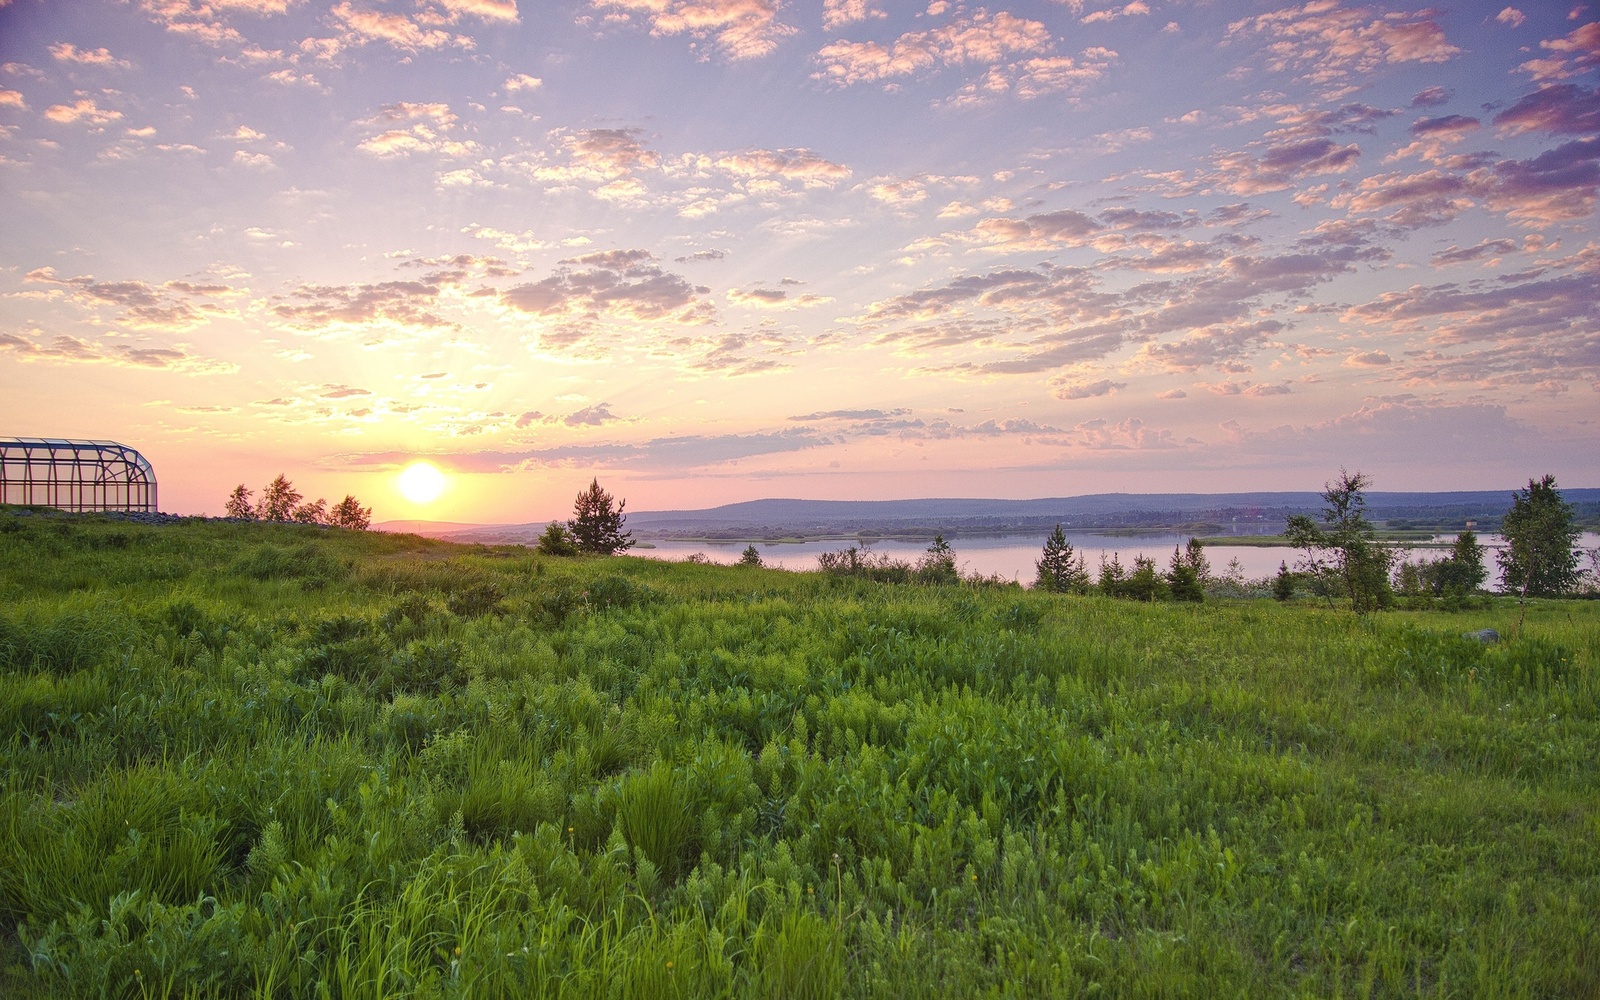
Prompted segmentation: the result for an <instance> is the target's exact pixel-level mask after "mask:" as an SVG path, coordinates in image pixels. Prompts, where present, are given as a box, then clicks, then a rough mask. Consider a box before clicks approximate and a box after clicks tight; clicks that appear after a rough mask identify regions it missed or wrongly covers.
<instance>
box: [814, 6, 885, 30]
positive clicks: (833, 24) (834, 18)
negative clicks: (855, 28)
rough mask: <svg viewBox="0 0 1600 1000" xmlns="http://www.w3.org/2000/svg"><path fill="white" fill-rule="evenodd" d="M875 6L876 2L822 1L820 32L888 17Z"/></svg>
mask: <svg viewBox="0 0 1600 1000" xmlns="http://www.w3.org/2000/svg"><path fill="white" fill-rule="evenodd" d="M875 4H876V0H822V30H823V31H836V30H838V29H839V28H842V27H844V26H845V25H847V24H856V23H857V22H860V21H865V20H867V19H868V18H881V17H888V15H887V14H885V13H884V12H883V11H881V10H878V9H877V7H876V6H875Z"/></svg>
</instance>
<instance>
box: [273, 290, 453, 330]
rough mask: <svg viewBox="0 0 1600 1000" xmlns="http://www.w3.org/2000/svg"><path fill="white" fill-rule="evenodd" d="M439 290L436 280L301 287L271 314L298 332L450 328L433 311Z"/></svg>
mask: <svg viewBox="0 0 1600 1000" xmlns="http://www.w3.org/2000/svg"><path fill="white" fill-rule="evenodd" d="M441 288H442V283H441V282H440V281H437V280H431V281H430V280H422V281H381V282H376V283H372V284H361V283H357V284H349V285H301V286H300V287H299V288H297V289H295V290H294V291H293V292H292V293H290V295H289V297H288V299H287V300H286V301H279V302H278V303H277V304H276V305H274V306H272V308H271V312H272V314H273V315H274V316H277V317H278V318H279V319H282V320H284V321H286V322H287V323H288V324H289V325H290V326H293V327H296V328H299V329H302V330H318V329H325V328H328V327H333V326H338V325H352V326H354V325H362V326H364V325H369V324H376V323H389V324H395V325H399V326H408V327H422V328H426V329H439V328H443V327H450V326H453V325H454V324H452V323H451V322H450V321H448V320H446V319H444V318H443V317H442V316H440V315H439V314H438V312H437V311H436V309H437V306H438V302H439V294H440V291H441Z"/></svg>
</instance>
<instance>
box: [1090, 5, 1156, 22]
mask: <svg viewBox="0 0 1600 1000" xmlns="http://www.w3.org/2000/svg"><path fill="white" fill-rule="evenodd" d="M1148 13H1150V5H1149V4H1147V3H1145V2H1144V0H1133V2H1132V3H1129V4H1126V5H1124V6H1122V7H1108V8H1106V9H1105V10H1097V11H1092V12H1090V13H1088V14H1085V15H1084V16H1083V17H1081V18H1079V19H1078V20H1079V22H1080V23H1082V24H1101V23H1104V22H1106V21H1115V20H1116V19H1117V18H1119V17H1133V16H1135V15H1139V14H1148Z"/></svg>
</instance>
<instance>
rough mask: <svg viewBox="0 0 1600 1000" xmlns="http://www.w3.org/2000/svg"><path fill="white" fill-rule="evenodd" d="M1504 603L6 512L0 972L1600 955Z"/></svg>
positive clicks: (1593, 710) (1558, 971)
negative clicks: (1151, 598)
mask: <svg viewBox="0 0 1600 1000" xmlns="http://www.w3.org/2000/svg"><path fill="white" fill-rule="evenodd" d="M1516 617H1517V610H1516V606H1515V602H1514V601H1510V600H1504V599H1493V600H1485V601H1483V602H1481V606H1479V607H1476V608H1473V609H1470V610H1462V611H1453V612H1445V611H1437V610H1435V611H1403V612H1402V611H1394V612H1386V613H1382V614H1377V615H1368V616H1356V615H1354V614H1352V613H1350V612H1349V611H1348V610H1343V609H1338V608H1334V609H1329V608H1328V607H1326V605H1325V604H1324V603H1323V602H1321V601H1316V600H1314V599H1311V598H1305V599H1303V600H1297V601H1293V602H1290V603H1288V604H1283V605H1280V604H1278V603H1276V602H1273V601H1270V600H1232V601H1229V600H1208V601H1207V602H1205V603H1203V604H1198V605H1181V604H1155V605H1147V604H1140V603H1135V602H1131V601H1119V600H1113V599H1109V598H1103V597H1094V596H1090V597H1078V596H1060V595H1051V594H1045V593H1036V592H1033V591H1030V590H1024V589H1021V588H1018V587H1015V586H999V585H976V584H971V583H966V584H962V583H956V584H944V585H909V584H886V583H876V582H872V581H868V580H861V579H851V578H844V577H836V576H829V575H826V574H822V573H815V572H812V573H796V572H785V571H779V570H771V569H762V568H756V567H737V566H734V567H729V566H716V565H697V564H691V563H666V562H658V561H652V560H647V559H635V558H623V557H618V558H591V559H556V558H545V557H539V556H536V555H534V554H533V553H531V552H530V551H528V550H524V549H521V548H514V547H485V546H460V545H450V544H445V543H440V542H431V541H427V540H424V539H420V538H417V537H414V536H398V535H381V534H367V533H361V532H346V531H337V530H329V529H321V528H313V527H306V526H294V525H272V524H234V523H226V522H218V521H211V522H207V521H201V520H191V521H184V522H181V523H175V524H170V525H140V524H131V523H126V522H119V521H114V520H109V519H99V518H86V517H71V516H65V515H56V516H52V515H45V514H41V513H26V514H25V515H19V513H18V512H16V511H0V763H3V766H0V947H3V957H0V993H3V994H5V995H8V996H16V997H44V996H71V997H118V998H121V997H140V998H146V997H213V996H225V997H235V996H237V997H247V996H248V997H338V998H362V997H374V998H376V997H475V998H476V997H545V996H548V997H574V998H577V997H775V998H776V997H783V998H806V997H883V998H888V997H926V996H935V995H937V996H950V997H968V996H993V997H1039V996H1062V997H1074V996H1083V997H1200V996H1204V997H1250V998H1258V997H1483V998H1497V997H1507V998H1511V997H1588V996H1596V995H1600V920H1597V919H1596V916H1595V914H1596V907H1597V903H1600V852H1597V851H1596V849H1595V844H1596V842H1597V838H1600V778H1597V772H1596V767H1595V762H1596V759H1597V750H1600V697H1597V696H1600V669H1597V668H1600V602H1595V601H1538V602H1534V603H1533V604H1532V606H1531V609H1530V610H1529V612H1528V615H1527V622H1526V626H1525V628H1524V629H1523V631H1522V634H1521V635H1516V636H1513V635H1511V633H1512V630H1513V624H1514V622H1515V621H1516ZM1485 627H1493V628H1497V629H1499V630H1500V632H1501V633H1502V634H1504V635H1506V636H1507V637H1508V638H1507V639H1506V640H1505V641H1502V642H1500V643H1497V644H1493V645H1484V644H1482V643H1479V642H1477V641H1475V640H1469V639H1466V638H1463V633H1465V632H1467V631H1469V630H1475V629H1480V628H1485Z"/></svg>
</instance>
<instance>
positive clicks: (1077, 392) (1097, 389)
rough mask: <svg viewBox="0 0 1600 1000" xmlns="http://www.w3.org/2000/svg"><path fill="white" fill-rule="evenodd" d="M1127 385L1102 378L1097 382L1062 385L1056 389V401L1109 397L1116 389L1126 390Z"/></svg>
mask: <svg viewBox="0 0 1600 1000" xmlns="http://www.w3.org/2000/svg"><path fill="white" fill-rule="evenodd" d="M1127 387H1128V383H1126V382H1113V381H1111V380H1110V379H1108V378H1103V379H1101V380H1099V381H1098V382H1075V383H1072V384H1070V385H1063V386H1061V387H1059V388H1058V389H1056V398H1058V399H1092V398H1094V397H1096V396H1109V395H1111V394H1112V393H1114V392H1116V391H1117V390H1118V389H1126V388H1127Z"/></svg>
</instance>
